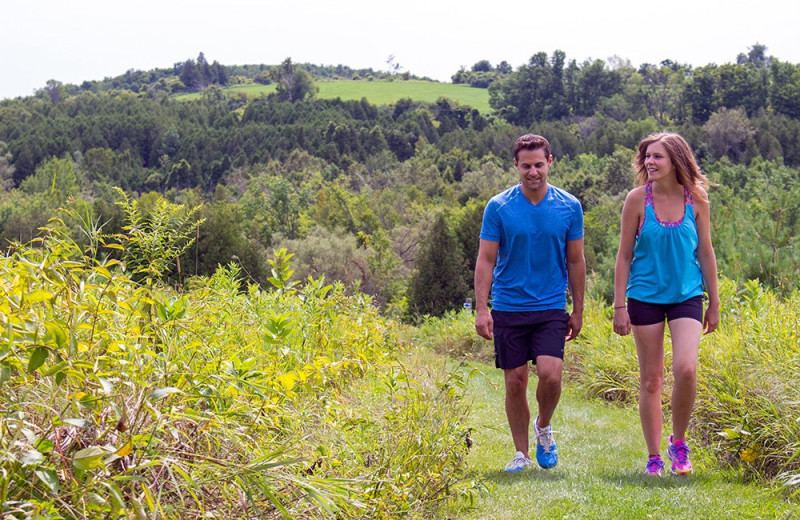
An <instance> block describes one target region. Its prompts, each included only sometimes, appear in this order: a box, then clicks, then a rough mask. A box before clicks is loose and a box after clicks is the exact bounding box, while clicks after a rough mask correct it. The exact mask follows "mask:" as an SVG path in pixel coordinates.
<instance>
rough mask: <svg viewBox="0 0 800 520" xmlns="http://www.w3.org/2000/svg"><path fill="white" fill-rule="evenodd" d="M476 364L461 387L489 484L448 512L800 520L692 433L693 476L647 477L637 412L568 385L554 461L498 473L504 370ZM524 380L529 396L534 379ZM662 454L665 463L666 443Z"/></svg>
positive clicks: (503, 440)
mask: <svg viewBox="0 0 800 520" xmlns="http://www.w3.org/2000/svg"><path fill="white" fill-rule="evenodd" d="M481 369H482V371H483V372H484V373H485V374H486V377H476V378H474V379H473V380H472V382H471V383H470V388H469V390H468V396H469V397H471V398H472V399H473V412H472V413H473V416H472V421H471V422H472V424H473V425H474V426H475V430H474V431H473V432H472V434H471V437H472V438H473V440H474V441H475V444H474V445H473V447H472V449H471V453H470V455H469V461H470V466H471V467H472V468H473V471H474V473H475V478H479V479H483V480H484V481H485V482H486V483H487V485H488V486H489V488H490V491H489V492H488V494H486V495H484V496H482V497H479V498H478V500H477V503H476V507H475V508H474V509H473V510H462V511H454V512H451V515H449V516H448V517H447V518H453V519H462V520H464V519H497V520H501V519H509V520H510V519H522V518H525V519H527V518H542V519H548V520H551V519H566V518H570V519H639V518H641V519H662V518H663V519H709V520H711V519H714V520H717V519H786V520H789V519H794V520H798V519H800V507H798V505H797V504H792V503H790V502H789V501H788V500H786V499H785V498H783V497H781V496H780V495H779V494H778V493H777V492H774V491H769V490H766V489H764V488H763V487H759V486H757V485H755V484H751V483H747V482H744V481H743V480H742V479H741V478H739V477H738V476H737V475H736V474H735V473H734V472H733V471H720V470H719V468H718V467H717V466H716V464H715V463H714V461H713V460H711V459H710V455H709V454H707V453H704V451H703V449H702V448H701V447H699V446H697V445H696V443H692V442H691V437H690V438H689V442H690V446H692V448H693V452H692V463H693V465H694V468H695V472H694V474H693V475H691V476H689V477H676V476H674V475H671V474H666V475H664V476H663V477H661V478H653V477H646V476H645V475H643V473H642V472H643V470H644V463H645V453H646V449H645V445H644V440H643V439H642V434H641V430H640V427H639V417H638V413H637V412H636V410H631V409H620V408H617V407H614V406H611V405H605V404H603V403H597V402H590V401H587V400H585V399H583V398H582V397H580V396H578V395H577V394H576V393H575V392H574V391H572V390H571V389H569V387H568V386H565V389H564V394H563V396H562V399H561V402H560V404H559V406H558V409H557V410H556V415H555V418H554V421H553V426H554V430H555V431H556V434H555V439H556V442H557V444H558V449H559V463H558V466H557V467H556V468H554V469H550V470H543V469H541V468H539V467H538V465H536V464H535V462H534V469H531V470H527V471H524V472H522V473H517V474H505V473H503V468H504V467H505V465H506V463H507V462H508V461H509V460H510V459H511V458H512V457H513V455H514V450H513V445H512V443H511V436H510V434H509V433H508V427H507V423H506V418H505V412H504V410H503V386H502V385H503V381H502V374H501V373H500V371H499V370H496V369H494V368H492V367H482V368H481ZM530 383H531V384H530V388H529V396H530V397H531V399H533V395H534V391H535V384H536V378H535V376H532V377H531V381H530ZM534 410H535V408H534ZM532 413H534V414H535V411H533V412H532ZM666 438H667V436H666V435H665V436H664V441H663V442H664V443H666ZM532 445H533V444H532ZM533 453H534V452H533V451H532V452H531V455H532V456H533ZM662 457H664V458H665V460H666V446H664V448H663V449H662ZM532 458H533V457H532ZM667 464H668V462H667Z"/></svg>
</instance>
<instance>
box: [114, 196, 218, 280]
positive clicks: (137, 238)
mask: <svg viewBox="0 0 800 520" xmlns="http://www.w3.org/2000/svg"><path fill="white" fill-rule="evenodd" d="M117 193H118V194H119V196H120V198H121V200H120V201H119V202H118V204H119V205H120V207H121V208H122V209H123V210H124V211H125V216H126V218H127V220H128V225H126V226H125V227H123V228H122V229H123V231H124V232H125V234H124V235H121V236H120V238H121V239H122V240H124V241H125V243H126V246H125V248H124V250H125V254H124V261H125V264H126V265H127V268H128V270H130V271H131V272H132V273H133V275H134V276H137V277H138V276H141V277H144V278H146V279H147V280H148V284H149V283H151V282H152V281H153V280H158V279H161V278H163V277H164V276H166V275H167V273H168V271H169V269H170V268H171V266H172V263H173V262H176V261H177V260H178V258H179V257H180V255H182V254H183V253H184V252H185V251H186V250H187V249H188V248H189V247H190V246H191V245H192V243H193V242H194V240H195V237H193V236H192V235H193V234H194V232H195V229H196V228H197V227H198V226H199V225H200V224H202V222H203V221H202V220H197V219H195V215H196V213H197V212H198V211H199V209H200V207H199V206H197V207H194V208H192V209H189V210H187V209H186V208H184V207H182V206H178V205H175V204H171V203H169V202H167V201H166V200H164V199H163V198H161V197H158V198H157V200H156V202H155V206H154V207H153V209H152V212H151V213H150V214H149V215H148V216H147V217H145V216H144V215H142V212H141V210H140V207H139V203H138V202H137V201H135V200H130V199H129V198H128V195H127V194H126V193H125V192H124V191H122V190H117ZM178 269H179V270H180V264H178Z"/></svg>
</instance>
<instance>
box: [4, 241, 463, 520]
mask: <svg viewBox="0 0 800 520" xmlns="http://www.w3.org/2000/svg"><path fill="white" fill-rule="evenodd" d="M140 238H141V236H140ZM35 245H36V247H29V246H24V247H23V246H20V247H19V248H18V249H17V251H15V252H14V253H12V254H10V255H8V256H6V257H3V258H0V323H2V327H1V328H0V336H1V337H0V388H1V392H0V432H1V433H0V516H2V517H3V518H28V517H31V518H52V519H56V518H87V517H90V518H101V517H112V518H117V517H126V518H136V519H144V518H224V517H228V518H333V517H336V518H362V517H371V518H383V517H385V518H389V517H395V516H397V515H399V514H403V515H405V516H407V517H412V518H413V517H421V516H424V515H427V514H429V513H430V511H433V510H435V508H436V507H437V505H438V504H439V503H441V502H443V501H444V500H446V499H447V497H449V496H451V495H453V494H469V493H470V492H471V490H470V486H469V485H468V484H465V483H464V482H463V478H464V474H465V473H464V469H463V464H464V456H465V454H466V449H465V446H464V444H463V440H464V432H463V428H464V427H463V425H462V419H463V418H464V417H465V415H466V409H465V407H464V405H463V404H462V403H461V388H462V387H463V384H462V383H461V378H462V376H461V375H460V374H459V373H458V372H454V373H447V374H437V375H436V377H438V379H436V377H434V376H431V377H430V378H424V379H423V378H419V379H417V378H415V376H413V375H409V374H408V372H407V371H406V369H405V368H404V367H403V365H402V364H400V363H399V362H398V361H397V354H398V352H400V351H401V349H402V345H401V344H400V342H399V341H398V337H397V334H396V330H395V326H394V325H393V324H392V323H391V322H388V321H385V320H384V319H382V318H381V317H380V316H379V315H378V313H377V311H376V309H375V308H374V307H373V306H372V305H371V302H370V300H369V298H368V297H365V296H362V295H354V296H349V295H347V294H346V293H345V291H344V289H343V287H342V286H341V285H340V284H332V285H327V284H325V283H324V281H323V280H309V282H308V283H307V284H305V285H304V286H303V287H299V286H294V285H293V284H292V283H290V282H289V281H288V280H289V276H290V274H291V268H290V261H289V259H290V255H288V254H286V252H279V253H278V254H277V255H276V258H275V259H274V260H273V264H272V265H273V280H272V281H273V285H274V287H273V290H269V291H267V290H263V289H261V288H259V287H257V286H254V285H249V286H247V285H246V284H244V282H243V280H242V277H241V273H240V272H239V269H238V268H237V267H236V266H234V265H229V266H227V267H221V268H220V269H219V270H218V271H217V272H216V273H215V274H214V275H213V276H212V277H209V278H199V279H193V280H190V282H189V284H188V288H187V289H186V290H185V291H184V292H182V293H178V292H176V291H174V290H171V289H169V288H167V287H163V286H161V285H159V284H158V283H157V282H154V281H153V280H152V279H150V278H148V279H147V280H148V283H135V282H133V281H132V280H131V279H130V278H129V276H128V274H127V272H126V271H125V270H124V269H123V266H122V265H121V264H120V262H118V261H116V260H107V259H100V258H102V257H103V255H102V254H98V255H96V256H85V255H84V254H83V252H82V251H81V250H80V249H79V248H78V246H77V245H76V244H75V243H74V242H72V241H71V240H69V239H67V238H65V236H64V235H62V234H60V233H59V232H58V231H57V229H51V230H50V231H49V232H48V233H47V234H46V235H45V237H44V238H43V239H41V240H40V241H38V243H37V244H35ZM105 247H112V248H114V249H119V248H122V247H123V246H122V245H120V244H118V243H105V242H104V241H103V240H99V245H98V250H100V251H102V250H103V249H104V248H105ZM376 385H377V386H379V387H381V388H384V390H385V391H384V392H382V393H379V394H378V395H377V396H373V392H372V390H373V389H374V387H375V386H376Z"/></svg>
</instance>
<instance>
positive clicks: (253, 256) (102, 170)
mask: <svg viewBox="0 0 800 520" xmlns="http://www.w3.org/2000/svg"><path fill="white" fill-rule="evenodd" d="M766 51H767V49H766V47H765V46H763V45H759V44H756V45H754V46H753V47H751V48H749V49H748V52H747V53H742V54H739V55H738V57H737V58H736V62H735V63H726V64H723V65H715V64H709V65H706V66H703V67H697V68H692V67H690V66H686V65H681V64H679V63H675V62H672V61H669V60H665V61H664V62H662V63H660V64H659V65H650V64H643V65H641V66H639V67H638V68H634V67H633V66H631V65H630V64H629V63H627V62H625V61H624V60H620V59H617V58H615V59H612V60H609V62H608V63H606V62H603V61H602V60H594V61H591V62H590V61H585V62H583V63H578V62H577V61H576V60H567V58H566V56H565V55H564V53H563V52H560V51H556V52H554V53H553V55H552V56H548V55H547V54H546V53H543V52H539V53H536V54H534V55H533V56H532V57H531V59H530V61H529V62H528V63H527V64H524V65H521V66H519V67H518V68H517V69H510V68H509V66H508V64H507V63H502V64H500V65H498V66H497V67H492V66H491V64H490V63H488V62H487V61H486V60H481V61H479V62H477V63H476V64H475V66H473V68H472V69H473V70H468V71H467V70H461V71H458V72H457V73H456V74H455V75H454V81H455V80H456V79H457V78H462V79H461V80H459V81H463V82H467V80H464V79H463V78H464V77H467V76H469V75H470V74H473V75H475V74H480V75H482V77H484V79H485V77H489V78H490V79H491V80H492V81H490V82H482V83H481V84H484V83H487V84H488V91H489V96H490V105H491V107H492V109H493V111H492V112H491V113H490V114H481V113H480V112H478V111H477V110H475V109H474V108H471V107H469V106H464V105H460V104H458V103H456V102H453V101H451V100H448V99H444V98H440V99H439V100H438V101H436V102H435V103H423V102H418V101H414V100H413V99H408V98H406V99H402V100H400V101H399V102H397V103H395V104H393V105H386V106H378V105H373V104H371V103H369V102H368V101H367V100H366V99H365V98H362V99H361V100H360V101H349V100H348V101H342V100H340V99H317V98H316V97H315V85H316V82H318V81H324V80H325V78H333V77H339V78H341V77H346V78H352V77H353V74H356V75H359V74H360V75H361V76H366V75H369V74H370V71H353V70H351V69H349V68H347V67H343V66H338V67H322V66H316V67H315V66H308V65H299V64H294V63H292V61H291V59H287V60H285V61H284V62H283V63H282V64H280V65H275V66H262V67H260V68H259V67H242V66H228V67H223V66H221V65H219V64H218V63H217V62H213V63H212V64H211V65H209V64H208V62H207V60H206V59H205V58H204V56H203V55H202V53H201V54H200V56H199V57H198V59H197V60H187V61H186V62H183V63H178V64H176V66H175V67H174V68H173V69H172V70H169V69H164V70H159V71H151V73H149V74H145V73H136V74H134V73H132V72H131V73H126V75H125V77H128V78H129V79H130V77H133V76H135V77H136V78H139V81H138V82H135V81H133V80H131V81H128V80H124V77H121V78H107V79H106V80H104V81H103V82H99V83H98V82H95V83H92V84H91V85H89V84H84V85H83V86H81V87H76V86H74V85H67V86H65V85H61V84H58V83H57V82H49V83H48V85H47V86H46V87H44V88H42V89H41V90H40V91H39V92H38V93H37V94H36V95H35V96H30V97H26V98H17V99H14V100H4V101H2V102H0V143H2V144H0V182H2V185H3V188H4V189H3V191H2V195H1V196H0V238H1V239H2V243H3V244H4V247H10V245H11V244H12V243H26V242H28V241H30V240H31V239H33V238H34V237H35V236H36V235H37V232H38V231H37V230H38V229H39V228H40V227H41V226H43V225H45V224H46V223H47V221H48V219H49V218H50V217H52V216H54V214H55V211H56V209H57V208H59V207H62V206H64V205H66V204H71V205H73V206H76V207H79V208H80V210H79V211H77V210H76V211H77V212H78V213H79V214H81V215H84V218H85V219H87V220H88V221H90V222H92V223H93V225H96V226H102V229H103V231H104V232H106V233H108V234H114V233H118V232H119V231H120V230H121V228H122V227H123V225H124V218H123V215H122V210H121V208H120V206H119V204H118V203H119V200H118V198H117V197H118V196H117V195H116V192H115V191H114V188H115V187H119V188H121V189H122V190H124V191H125V192H126V193H128V194H130V196H131V197H134V198H135V199H138V200H139V201H140V203H141V207H142V208H143V210H144V212H145V213H147V211H148V210H149V208H152V207H153V205H154V204H155V202H156V201H157V200H158V199H159V198H160V197H164V198H166V200H168V201H169V202H171V203H173V204H177V205H182V206H185V207H186V208H195V207H199V210H198V211H197V214H196V216H197V218H198V219H199V220H202V224H200V226H199V228H198V231H197V236H196V238H197V240H196V241H195V243H194V244H193V245H192V246H191V248H190V249H188V250H187V251H186V252H185V253H184V254H183V256H182V258H181V261H180V266H181V269H180V270H178V269H177V267H176V269H175V270H174V271H173V272H171V273H169V274H168V277H169V278H170V279H171V280H173V282H175V283H181V282H182V281H183V280H184V279H185V278H186V277H187V276H191V275H197V274H211V273H213V271H214V270H215V269H216V267H217V266H218V265H226V264H228V263H229V262H231V261H234V260H235V261H236V262H238V263H239V264H240V265H241V267H242V268H244V269H245V270H246V272H247V273H248V274H249V276H251V277H252V279H253V280H255V281H257V282H258V283H260V284H264V283H265V281H266V278H267V277H268V276H269V268H268V264H267V259H268V258H269V257H270V256H271V252H272V251H273V250H275V249H279V248H281V247H287V248H289V249H290V250H291V251H292V252H294V254H295V264H296V268H297V269H296V271H297V273H296V275H297V277H298V279H299V280H303V279H305V277H306V276H308V275H313V276H320V275H324V276H325V277H326V278H327V279H329V280H341V281H343V282H344V283H345V284H346V285H348V286H349V287H353V286H355V285H357V286H358V288H359V290H361V291H364V292H366V293H367V294H370V295H372V296H374V297H375V298H376V299H377V301H378V302H379V303H380V305H381V307H382V308H384V309H389V310H390V311H391V312H396V313H399V314H398V315H402V316H406V317H413V316H420V315H423V314H432V315H442V314H443V313H444V312H445V311H446V310H447V309H452V308H456V307H458V306H459V305H460V304H461V303H462V302H463V301H464V299H465V298H467V297H469V296H470V294H469V293H470V287H471V279H472V264H473V262H474V258H475V253H476V239H475V237H476V236H477V234H478V229H479V223H480V215H481V211H482V208H483V205H484V204H485V203H486V201H487V200H488V198H489V197H491V196H492V195H493V194H494V193H496V192H498V191H500V190H502V189H504V188H505V187H507V186H509V185H511V184H512V183H513V182H514V175H513V170H512V169H511V167H510V166H511V164H510V163H511V161H510V157H509V156H510V152H509V150H510V146H511V144H512V142H513V140H514V139H515V138H516V137H517V136H518V135H521V134H522V133H525V132H528V131H533V132H537V133H540V134H542V135H545V136H546V137H548V139H549V140H550V141H551V143H552V145H553V152H554V156H555V163H554V167H553V173H552V182H553V183H554V184H556V185H559V186H561V187H563V188H565V189H567V190H568V191H571V192H572V193H574V194H575V195H576V196H577V197H578V198H579V199H580V200H581V201H582V203H583V205H584V210H585V212H586V232H587V237H586V244H587V259H588V265H589V269H590V271H591V272H594V273H595V274H596V283H597V284H599V285H600V286H601V287H602V291H604V292H605V294H606V295H608V294H609V291H610V273H611V266H612V263H613V256H614V254H615V249H614V248H615V245H614V243H615V240H616V236H615V235H616V233H617V226H618V222H617V221H618V212H619V208H620V205H621V200H622V197H623V196H624V194H625V193H626V192H627V190H628V189H629V188H630V187H631V186H632V170H631V167H630V162H631V160H632V157H633V150H634V148H635V146H636V144H637V142H638V141H639V140H640V139H641V138H642V137H644V136H646V135H648V134H650V133H652V132H655V131H661V130H673V131H677V132H679V133H681V134H682V135H684V136H686V138H687V139H688V140H689V142H690V143H692V145H693V146H694V148H695V152H696V155H697V157H698V159H699V160H700V162H701V164H702V167H703V168H704V170H705V172H706V173H707V174H708V175H709V176H710V178H711V179H712V180H713V181H714V182H716V183H717V184H718V186H716V187H715V188H714V189H713V190H712V203H713V204H712V208H713V211H714V217H713V219H712V222H713V226H714V240H715V246H716V248H717V252H718V256H719V260H720V270H721V272H722V273H723V274H724V275H726V276H729V277H731V278H733V279H736V280H742V281H746V280H750V279H757V280H759V281H760V282H762V283H764V284H765V285H767V286H768V287H771V288H775V289H776V290H778V291H779V292H782V293H788V292H789V291H790V290H791V288H792V287H794V285H795V284H794V282H796V277H797V275H796V273H797V271H798V270H797V266H798V250H797V243H796V240H795V238H794V237H795V236H797V234H798V233H797V226H798V212H799V211H800V209H799V208H798V205H799V204H800V202H798V201H800V197H798V196H797V195H798V190H800V187H799V186H800V184H798V172H799V170H798V168H800V66H799V65H795V64H790V63H786V62H782V61H780V60H779V59H778V58H776V57H772V56H768V55H767V53H766ZM190 68H191V69H192V70H194V72H193V73H191V74H189V75H190V76H191V77H193V78H205V79H204V80H203V81H200V80H197V81H195V82H194V83H192V82H190V84H189V85H184V87H183V88H181V89H179V90H181V91H182V90H185V88H190V87H191V88H193V89H201V90H202V96H201V98H200V99H198V100H190V101H176V100H174V99H172V98H171V96H170V92H169V91H168V90H165V89H163V88H162V86H163V85H162V83H163V82H164V81H174V82H184V81H183V80H186V77H187V73H186V70H188V69H190ZM258 69H260V71H258V72H257V70H258ZM198 71H199V72H198ZM215 71H216V72H215ZM248 72H249V74H250V76H249V77H248V76H247V75H246V73H248ZM264 72H266V73H267V74H266V76H267V78H268V79H267V80H266V81H273V82H275V83H276V85H277V89H276V92H275V93H274V94H271V95H268V96H259V97H257V98H246V97H242V96H235V95H233V96H230V95H227V94H226V93H225V91H224V85H225V84H227V83H228V82H233V81H238V82H246V81H253V79H257V78H256V77H257V76H258V75H259V74H262V75H263V74H264ZM167 73H170V75H168V74H167ZM361 76H360V77H361ZM375 76H376V77H379V75H378V74H375ZM223 79H224V81H223ZM389 79H391V80H393V81H400V82H402V81H403V78H402V77H401V76H397V77H394V78H391V77H390V78H389ZM145 80H147V81H149V83H147V82H144V81H145ZM187 81H188V80H187ZM193 81H194V80H193ZM198 81H199V83H198ZM184 83H185V82H184ZM101 84H102V85H104V88H97V87H98V85H101ZM476 88H480V87H476ZM176 211H177V210H176ZM68 225H72V226H74V227H75V228H76V229H77V227H78V224H77V223H68ZM76 233H77V231H76ZM442 243H447V244H450V243H452V244H453V247H446V248H441V247H437V246H436V244H442ZM441 270H446V271H447V273H448V275H447V276H442V273H441V272H440V271H441ZM450 274H452V276H451V275H450ZM432 280H448V282H447V284H448V286H439V285H440V284H432Z"/></svg>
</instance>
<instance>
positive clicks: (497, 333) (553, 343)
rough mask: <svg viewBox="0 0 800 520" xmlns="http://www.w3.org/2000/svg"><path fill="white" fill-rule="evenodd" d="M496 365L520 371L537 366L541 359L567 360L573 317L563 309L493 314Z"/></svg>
mask: <svg viewBox="0 0 800 520" xmlns="http://www.w3.org/2000/svg"><path fill="white" fill-rule="evenodd" d="M492 321H493V323H494V328H493V331H494V354H495V356H494V364H495V366H496V367H497V368H502V369H508V368H517V367H520V366H523V365H526V364H528V361H533V363H534V364H535V363H536V357H537V356H553V357H557V358H559V359H564V344H565V342H566V336H567V322H568V321H569V314H567V311H565V310H563V309H550V310H545V311H525V312H506V311H495V310H493V311H492Z"/></svg>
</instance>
